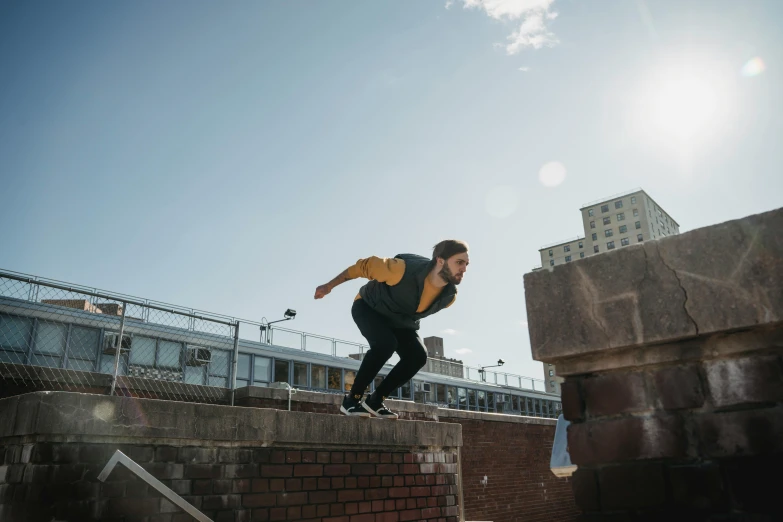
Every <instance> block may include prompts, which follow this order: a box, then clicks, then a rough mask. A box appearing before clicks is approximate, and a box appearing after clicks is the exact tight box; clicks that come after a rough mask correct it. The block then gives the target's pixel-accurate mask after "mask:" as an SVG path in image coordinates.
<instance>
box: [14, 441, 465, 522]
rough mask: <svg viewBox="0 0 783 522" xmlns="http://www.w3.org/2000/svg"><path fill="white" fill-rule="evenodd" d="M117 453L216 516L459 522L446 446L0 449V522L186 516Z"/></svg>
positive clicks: (149, 520) (157, 521) (153, 521)
mask: <svg viewBox="0 0 783 522" xmlns="http://www.w3.org/2000/svg"><path fill="white" fill-rule="evenodd" d="M116 449H120V450H121V451H123V452H124V453H125V454H127V455H128V456H129V457H131V458H132V459H133V460H135V461H136V462H137V463H139V464H140V465H141V466H142V467H143V468H144V469H146V470H147V471H148V472H150V473H151V474H152V475H153V476H155V477H156V478H157V479H159V480H161V481H162V482H163V483H164V484H165V485H167V486H168V487H170V488H171V489H173V490H174V491H175V492H176V493H178V494H180V495H182V496H183V497H184V498H185V500H187V501H188V502H190V503H191V504H193V505H194V506H195V507H197V508H198V509H200V510H201V511H202V512H203V513H204V514H205V515H207V516H208V517H210V518H211V519H213V520H215V521H221V522H222V521H227V522H228V521H231V522H235V521H237V522H238V521H275V520H308V521H312V522H316V521H320V522H404V521H407V520H437V521H443V522H456V521H457V520H458V512H459V509H458V507H457V485H456V483H457V463H456V462H457V455H456V453H453V452H415V453H410V452H381V451H342V450H341V451H331V450H322V451H319V450H316V449H309V450H301V449H286V448H275V449H272V448H214V447H213V448H204V447H195V446H183V447H175V446H152V445H112V444H87V443H49V442H41V443H35V444H25V445H9V446H5V447H3V448H2V449H0V456H2V457H3V460H2V462H3V463H4V464H3V466H0V520H4V521H23V520H24V521H35V520H41V521H47V522H48V521H50V520H52V519H56V520H72V521H79V520H107V519H111V520H117V521H126V522H131V521H134V522H135V521H139V522H141V521H145V522H179V521H183V522H184V521H188V520H192V518H191V517H190V516H189V515H187V514H185V513H183V512H182V511H181V510H179V508H177V507H176V506H175V505H173V504H171V503H170V502H169V501H168V500H166V499H165V498H163V497H162V496H161V495H160V494H159V493H158V492H157V491H155V490H154V489H152V488H150V487H149V486H148V485H147V484H146V483H145V482H143V481H141V480H140V479H138V478H137V477H136V476H135V475H133V474H131V473H130V472H128V471H127V470H126V469H125V468H124V467H122V466H117V467H116V468H115V469H114V471H113V472H112V474H111V475H110V476H109V479H108V480H107V481H106V482H105V483H101V482H98V480H97V476H98V474H99V473H100V471H101V469H102V468H103V466H104V465H105V464H106V462H107V461H108V459H109V457H110V456H111V454H112V453H113V452H114V451H115V450H116Z"/></svg>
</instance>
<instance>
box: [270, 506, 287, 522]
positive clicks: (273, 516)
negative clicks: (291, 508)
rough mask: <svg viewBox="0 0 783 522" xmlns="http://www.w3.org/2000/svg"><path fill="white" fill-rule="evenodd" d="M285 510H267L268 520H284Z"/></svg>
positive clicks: (282, 508)
mask: <svg viewBox="0 0 783 522" xmlns="http://www.w3.org/2000/svg"><path fill="white" fill-rule="evenodd" d="M286 512H287V509H286V508H284V507H281V508H272V509H270V510H269V520H271V521H276V520H285V519H286V516H287V513H286Z"/></svg>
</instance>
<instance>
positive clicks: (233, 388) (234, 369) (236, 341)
mask: <svg viewBox="0 0 783 522" xmlns="http://www.w3.org/2000/svg"><path fill="white" fill-rule="evenodd" d="M238 363H239V321H237V322H236V324H235V325H234V363H233V364H232V368H231V406H233V405H234V394H235V393H236V391H237V364H238Z"/></svg>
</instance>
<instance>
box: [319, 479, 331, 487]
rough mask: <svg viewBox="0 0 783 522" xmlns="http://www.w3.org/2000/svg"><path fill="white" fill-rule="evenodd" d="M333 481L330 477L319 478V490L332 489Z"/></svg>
mask: <svg viewBox="0 0 783 522" xmlns="http://www.w3.org/2000/svg"><path fill="white" fill-rule="evenodd" d="M331 484H332V479H330V478H329V477H319V478H318V489H329V488H331Z"/></svg>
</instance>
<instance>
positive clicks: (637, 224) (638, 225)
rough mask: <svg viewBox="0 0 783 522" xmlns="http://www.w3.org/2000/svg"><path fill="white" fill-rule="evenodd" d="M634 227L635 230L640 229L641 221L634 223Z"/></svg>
mask: <svg viewBox="0 0 783 522" xmlns="http://www.w3.org/2000/svg"><path fill="white" fill-rule="evenodd" d="M634 225H635V226H636V228H637V229H639V228H642V222H641V221H637V222H636V223H634Z"/></svg>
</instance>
